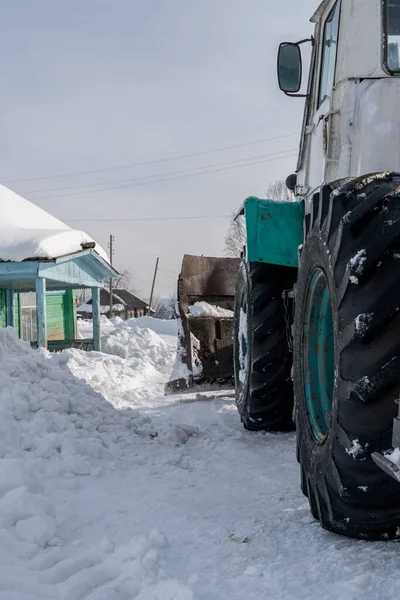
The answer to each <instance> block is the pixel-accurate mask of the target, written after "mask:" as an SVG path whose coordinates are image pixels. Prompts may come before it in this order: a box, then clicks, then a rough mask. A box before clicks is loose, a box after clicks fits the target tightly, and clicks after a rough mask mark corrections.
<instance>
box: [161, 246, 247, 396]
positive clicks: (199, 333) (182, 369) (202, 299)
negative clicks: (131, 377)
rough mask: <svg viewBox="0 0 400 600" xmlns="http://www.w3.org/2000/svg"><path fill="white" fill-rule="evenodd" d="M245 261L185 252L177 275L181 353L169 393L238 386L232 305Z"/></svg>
mask: <svg viewBox="0 0 400 600" xmlns="http://www.w3.org/2000/svg"><path fill="white" fill-rule="evenodd" d="M239 263H240V259H238V258H215V257H208V256H191V255H188V254H185V256H184V257H183V261H182V269H181V273H180V275H179V279H178V304H177V312H178V320H179V328H178V352H177V359H176V363H175V366H174V369H173V372H172V375H171V379H170V381H169V382H168V383H167V384H166V386H165V392H166V394H176V393H177V392H182V391H185V390H187V389H189V388H192V387H193V386H195V385H196V386H204V388H207V387H208V386H212V387H215V386H219V387H222V386H227V385H233V306H234V299H235V286H236V277H237V271H238V267H239Z"/></svg>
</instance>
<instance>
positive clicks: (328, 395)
mask: <svg viewBox="0 0 400 600" xmlns="http://www.w3.org/2000/svg"><path fill="white" fill-rule="evenodd" d="M302 346H303V348H302V350H303V353H302V354H303V357H302V361H303V381H304V395H305V401H306V405H307V413H308V420H309V424H310V428H311V431H312V434H313V437H314V439H315V440H316V441H317V442H318V443H320V444H322V443H323V442H324V441H325V439H326V437H327V435H328V432H329V426H330V418H331V413H332V403H333V390H334V372H335V343H334V330H333V316H332V303H331V295H330V291H329V285H328V281H327V279H326V276H325V273H324V272H323V270H322V269H316V270H315V271H314V273H313V276H312V277H311V281H310V284H309V288H308V295H307V301H306V309H305V314H304V324H303V344H302Z"/></svg>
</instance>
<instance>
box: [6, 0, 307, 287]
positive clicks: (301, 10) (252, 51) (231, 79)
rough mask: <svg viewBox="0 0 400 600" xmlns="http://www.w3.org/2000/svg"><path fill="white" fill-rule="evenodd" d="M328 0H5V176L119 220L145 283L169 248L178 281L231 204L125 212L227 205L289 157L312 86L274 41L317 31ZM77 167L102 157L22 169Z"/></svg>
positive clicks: (214, 239) (219, 245) (130, 261)
mask: <svg viewBox="0 0 400 600" xmlns="http://www.w3.org/2000/svg"><path fill="white" fill-rule="evenodd" d="M317 3H318V2H316V1H315V0H301V1H300V0H68V1H66V0H51V1H49V0H34V1H32V0H14V1H13V2H6V0H3V2H2V11H1V13H2V35H1V36H0V57H1V58H0V61H1V94H0V115H1V132H2V135H1V140H2V143H1V145H0V181H1V182H2V183H4V184H5V185H7V186H8V187H10V188H11V189H13V190H15V191H16V192H18V193H20V194H21V195H24V196H25V197H26V198H28V199H31V200H33V199H35V202H36V203H37V204H38V205H39V206H41V207H42V208H44V209H45V210H48V211H49V212H51V213H52V214H54V215H55V216H56V217H58V218H60V219H62V220H64V221H65V222H67V223H68V224H69V225H71V226H73V227H76V228H78V229H83V230H85V231H87V232H88V233H89V234H90V235H91V236H93V237H94V238H95V239H96V240H97V241H98V242H99V243H100V244H101V245H103V247H105V248H107V244H108V236H109V234H111V233H112V234H114V236H115V254H114V264H115V266H116V267H117V268H122V267H129V268H130V270H131V272H132V275H133V285H134V288H135V289H136V290H137V292H138V293H139V295H142V296H144V297H146V296H147V295H148V294H149V288H150V280H151V278H152V270H153V268H154V263H155V260H156V257H157V256H160V268H161V269H162V270H161V271H160V273H159V279H158V283H157V288H156V290H157V293H158V294H161V295H168V294H171V293H172V292H173V291H174V290H175V287H176V284H175V279H176V274H177V273H178V271H179V268H180V263H181V260H182V255H183V254H184V253H189V254H204V255H211V256H213V255H214V256H215V255H220V254H221V253H222V251H223V239H224V233H225V231H226V228H227V225H228V219H227V218H215V219H204V220H181V221H177V220H149V221H139V220H137V221H134V220H131V221H129V219H139V218H155V217H156V218H167V217H177V216H211V215H218V216H219V215H229V214H231V213H232V211H234V210H235V209H237V208H238V207H239V206H240V204H241V202H242V201H243V199H244V198H246V197H247V196H249V195H258V196H261V197H265V190H266V188H267V186H268V184H269V183H271V182H273V181H275V180H276V179H278V178H285V177H286V176H287V175H288V174H289V173H291V172H293V171H294V169H295V165H296V157H295V156H294V154H295V153H296V152H297V145H298V132H299V130H300V126H301V118H302V110H303V101H302V100H300V99H293V98H287V97H285V96H284V95H283V94H282V93H281V92H280V91H279V89H278V86H277V82H276V52H277V47H278V44H279V42H280V41H285V40H287V41H296V40H298V39H301V38H304V37H306V36H308V35H309V34H310V33H311V31H312V28H311V25H310V23H309V18H310V16H311V15H312V13H313V11H314V9H315V8H316V5H317ZM287 134H294V135H291V136H287V137H282V138H280V139H278V140H270V141H266V142H263V143H257V144H251V145H250V144H249V145H243V146H241V147H237V148H234V149H231V150H225V151H220V152H210V153H207V154H200V155H197V156H191V157H188V158H185V159H179V160H173V161H167V162H159V163H154V161H160V160H162V159H168V158H173V157H176V156H181V155H186V154H199V153H201V152H208V151H212V150H216V149H219V148H222V147H226V146H236V145H240V144H247V143H250V142H255V141H258V140H261V139H265V138H273V137H277V136H286V135H287ZM286 151H288V152H286ZM290 151H292V152H290ZM282 152H283V153H285V152H286V154H288V155H289V156H286V158H282V157H279V156H280V155H279V153H282ZM246 159H247V162H258V164H253V165H250V166H246V167H240V168H238V167H239V165H243V164H244V163H245V162H246ZM152 161H153V163H154V164H151V165H142V166H137V167H130V168H120V169H115V170H110V169H112V168H114V167H121V166H124V165H135V164H137V163H143V162H152ZM233 161H237V162H233ZM261 161H263V162H261ZM226 163H230V164H226ZM217 165H218V166H217ZM227 167H229V169H227ZM232 167H235V168H232ZM190 169H199V170H197V171H191V172H189V173H188V172H187V171H188V170H190ZM211 169H219V171H217V172H215V173H207V174H204V175H197V176H195V177H188V175H189V174H193V172H196V173H199V172H204V171H206V170H211ZM222 169H225V170H222ZM82 171H99V172H94V173H93V172H92V173H86V174H82V175H74V176H67V177H58V178H52V179H37V180H31V181H25V182H22V181H18V180H21V179H25V178H40V177H49V176H59V175H63V174H71V173H80V172H82ZM182 171H186V173H182ZM166 173H174V175H169V176H166V175H165V174H166ZM172 177H173V179H171V181H163V182H160V181H158V182H155V183H149V182H151V181H155V180H159V179H166V178H168V179H169V178H172ZM140 178H141V179H140ZM12 180H14V181H12ZM15 180H17V181H15ZM133 180H136V181H133ZM105 182H110V183H109V184H108V185H103V186H99V185H96V184H99V183H105ZM78 186H87V187H78ZM119 186H130V187H123V188H121V189H119V190H117V189H113V190H106V191H102V192H100V193H98V192H96V193H84V192H85V191H86V192H87V191H93V190H98V189H99V188H102V187H103V188H107V187H109V188H110V187H119ZM66 188H70V189H66ZM43 190H49V191H43ZM67 194H68V195H67ZM94 219H104V221H100V222H96V221H94ZM107 219H123V220H122V221H119V222H107V221H105V220H107Z"/></svg>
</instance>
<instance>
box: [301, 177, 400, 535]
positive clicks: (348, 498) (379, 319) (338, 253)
mask: <svg viewBox="0 0 400 600" xmlns="http://www.w3.org/2000/svg"><path fill="white" fill-rule="evenodd" d="M399 190H400V175H397V174H377V175H371V176H366V177H363V178H359V179H358V180H355V181H353V182H350V183H347V184H346V185H345V186H343V188H341V189H340V190H339V191H338V192H335V193H334V194H331V188H329V187H328V186H326V187H325V188H324V189H323V190H321V193H320V194H319V196H318V198H317V199H314V201H313V212H316V211H318V214H320V215H326V218H321V219H319V220H318V219H311V220H310V225H309V228H308V230H307V236H306V241H305V247H304V250H303V253H302V261H301V265H300V270H299V280H298V284H297V291H298V296H296V317H295V326H294V328H295V336H294V386H295V394H296V402H297V409H296V425H297V431H298V444H299V451H298V455H299V462H300V468H301V473H302V489H303V491H304V489H306V492H307V495H308V498H309V504H310V509H311V512H312V514H313V515H314V516H316V518H318V519H319V521H320V523H321V525H322V527H324V528H325V529H328V530H330V531H334V532H336V533H339V534H344V535H348V536H350V537H356V538H360V539H387V538H392V537H395V536H396V535H397V531H398V527H399V526H400V485H399V484H398V483H396V482H395V481H394V480H393V479H392V478H390V477H389V476H388V475H387V474H386V473H385V472H384V471H382V470H381V469H380V468H379V467H377V465H376V464H375V463H374V461H373V460H372V456H371V455H372V452H374V451H378V452H384V451H386V450H388V449H389V448H390V446H391V435H392V427H393V418H394V417H395V416H396V414H397V405H396V404H395V402H394V399H395V397H396V396H398V393H399V390H400V314H399V312H398V311H399V307H400V285H399V274H398V273H399V268H398V267H399V266H400V262H399V261H398V258H397V256H396V248H398V247H399V240H400V218H399V216H400V210H399V198H398V192H399ZM327 192H329V193H327ZM321 203H323V204H324V207H323V208H322V207H321ZM326 249H328V255H327V252H326ZM364 249H365V250H366V255H365V261H363V264H362V265H361V267H360V268H358V269H357V268H356V267H357V265H354V264H352V263H351V262H350V261H352V259H353V257H354V256H355V255H356V253H357V252H358V251H359V250H364ZM324 256H325V258H324ZM318 261H319V262H318ZM396 261H397V264H396ZM316 267H322V268H324V270H325V271H328V272H329V273H330V277H331V279H330V281H331V284H330V285H331V293H332V289H333V290H334V294H333V295H334V296H335V298H336V304H335V303H334V309H335V315H334V319H335V316H336V326H335V327H336V328H337V331H336V334H337V339H338V340H339V344H338V349H337V358H336V370H337V374H336V392H335V401H334V407H333V411H332V417H331V430H330V433H329V434H328V439H327V441H326V442H325V443H324V444H323V445H318V444H317V443H316V442H315V441H314V440H313V438H312V434H311V432H310V428H309V424H308V417H307V412H306V407H305V402H304V392H303V383H302V367H301V352H302V326H301V320H302V311H303V305H304V302H305V296H306V287H307V285H308V284H307V281H306V280H307V277H308V276H309V273H310V272H312V269H313V268H316ZM349 270H350V272H349ZM303 274H304V276H303ZM352 277H353V280H352ZM354 278H356V279H357V281H356V280H355V279H354ZM328 279H329V278H328ZM359 315H372V316H371V318H370V319H369V318H366V326H365V327H362V328H361V329H360V330H359V331H357V329H356V327H355V325H354V321H355V319H356V318H357V317H358V316H359ZM355 444H359V446H360V449H359V450H358V451H357V450H355Z"/></svg>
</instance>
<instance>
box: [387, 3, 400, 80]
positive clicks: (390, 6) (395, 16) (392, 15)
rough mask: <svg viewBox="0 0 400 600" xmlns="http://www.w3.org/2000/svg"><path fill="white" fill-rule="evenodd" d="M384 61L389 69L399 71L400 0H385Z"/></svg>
mask: <svg viewBox="0 0 400 600" xmlns="http://www.w3.org/2000/svg"><path fill="white" fill-rule="evenodd" d="M384 39H385V62H386V66H387V68H388V69H389V71H392V72H398V71H400V0H386V1H385V11H384Z"/></svg>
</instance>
